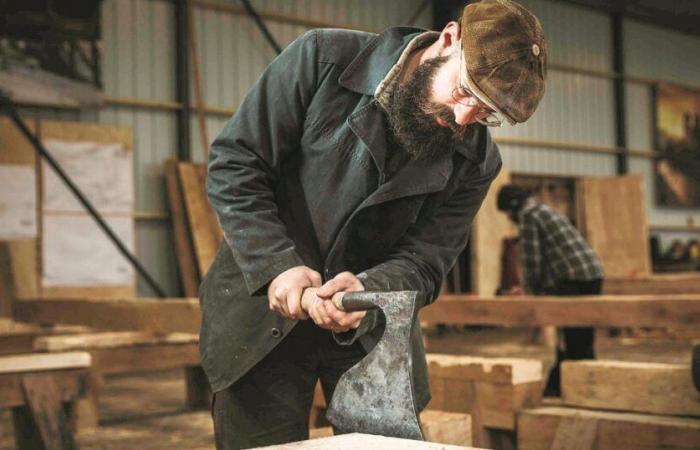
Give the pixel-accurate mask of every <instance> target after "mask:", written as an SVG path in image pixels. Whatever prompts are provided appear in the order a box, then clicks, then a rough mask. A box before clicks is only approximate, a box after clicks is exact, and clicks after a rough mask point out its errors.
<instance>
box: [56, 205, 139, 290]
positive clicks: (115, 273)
mask: <svg viewBox="0 0 700 450" xmlns="http://www.w3.org/2000/svg"><path fill="white" fill-rule="evenodd" d="M105 220H106V221H107V223H108V224H109V225H110V227H111V228H112V230H114V232H115V233H116V234H117V236H119V238H120V239H121V241H122V242H123V243H124V244H125V245H126V246H127V248H129V249H130V250H131V251H133V245H132V242H134V231H133V230H134V226H133V222H132V219H131V218H130V217H111V218H105ZM43 231H44V232H43V248H42V252H43V261H44V265H43V272H44V274H43V285H44V286H76V285H79V286H105V285H131V284H133V282H134V272H133V269H132V267H131V264H129V262H128V261H127V260H126V259H125V258H124V257H123V256H122V254H121V253H119V250H117V248H116V247H115V245H114V244H113V243H112V241H110V240H109V238H108V237H107V235H105V234H104V232H103V231H102V229H100V228H99V227H98V226H97V224H96V223H95V221H94V220H93V219H92V217H89V216H82V215H81V216H59V215H45V216H44V223H43Z"/></svg>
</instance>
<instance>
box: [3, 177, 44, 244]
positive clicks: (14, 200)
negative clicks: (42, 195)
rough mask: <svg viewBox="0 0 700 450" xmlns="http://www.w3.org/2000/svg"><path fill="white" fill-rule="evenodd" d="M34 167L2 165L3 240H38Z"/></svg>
mask: <svg viewBox="0 0 700 450" xmlns="http://www.w3.org/2000/svg"><path fill="white" fill-rule="evenodd" d="M36 234H37V220H36V176H35V174H34V167H30V166H21V165H13V164H0V240H10V239H26V238H35V237H36Z"/></svg>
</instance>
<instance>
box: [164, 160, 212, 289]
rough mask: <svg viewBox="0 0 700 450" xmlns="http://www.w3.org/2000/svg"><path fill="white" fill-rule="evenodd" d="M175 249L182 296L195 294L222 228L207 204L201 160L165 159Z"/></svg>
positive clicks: (207, 267)
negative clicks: (194, 161) (193, 161)
mask: <svg viewBox="0 0 700 450" xmlns="http://www.w3.org/2000/svg"><path fill="white" fill-rule="evenodd" d="M165 173H166V178H167V184H168V200H169V203H170V215H171V217H172V221H173V233H174V234H175V251H176V252H177V262H178V268H179V271H180V281H181V283H182V289H183V291H184V295H185V297H197V290H198V288H199V284H200V282H201V281H202V278H203V277H204V275H205V274H206V273H207V270H209V266H210V265H211V263H212V261H214V256H216V251H217V249H218V248H219V244H220V242H221V239H222V238H223V232H222V231H221V226H219V222H218V220H217V219H216V215H215V214H214V211H213V210H212V208H211V206H209V201H208V199H207V192H206V187H205V180H206V174H207V168H206V166H205V165H204V164H195V163H186V162H178V161H175V160H170V161H168V162H167V163H166V167H165Z"/></svg>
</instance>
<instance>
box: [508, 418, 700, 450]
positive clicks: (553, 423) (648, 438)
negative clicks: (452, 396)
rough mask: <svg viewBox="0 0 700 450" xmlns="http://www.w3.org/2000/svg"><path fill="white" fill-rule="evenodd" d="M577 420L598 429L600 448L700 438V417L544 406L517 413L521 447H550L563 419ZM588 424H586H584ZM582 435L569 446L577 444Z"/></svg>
mask: <svg viewBox="0 0 700 450" xmlns="http://www.w3.org/2000/svg"><path fill="white" fill-rule="evenodd" d="M565 421H568V422H571V421H575V422H577V423H578V424H579V425H583V426H580V427H578V428H579V429H583V430H584V433H585V432H590V431H591V430H595V447H594V448H596V449H597V450H618V449H622V448H630V449H631V448H634V449H641V448H646V449H652V448H658V449H661V448H668V449H670V448H673V449H687V450H689V449H695V448H698V442H700V420H698V419H689V418H681V417H666V416H657V415H648V414H633V413H613V412H603V411H592V410H586V409H575V408H559V407H545V408H537V409H532V410H527V411H523V412H521V413H520V414H519V415H518V450H550V449H552V448H554V447H553V444H554V442H555V437H556V435H557V434H559V435H560V436H561V435H562V431H560V427H561V426H562V423H563V422H565ZM586 423H587V424H588V426H586V425H585V424H586ZM565 426H566V425H565ZM584 438H585V435H583V436H582V435H579V436H577V438H576V439H575V440H574V441H573V442H569V443H568V445H569V446H570V447H567V448H576V449H579V448H583V447H581V446H578V445H577V444H580V443H581V441H583V440H584Z"/></svg>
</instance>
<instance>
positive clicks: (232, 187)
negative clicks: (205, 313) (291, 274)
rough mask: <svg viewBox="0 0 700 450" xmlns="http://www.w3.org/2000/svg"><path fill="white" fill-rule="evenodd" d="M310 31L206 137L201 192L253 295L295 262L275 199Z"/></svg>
mask: <svg viewBox="0 0 700 450" xmlns="http://www.w3.org/2000/svg"><path fill="white" fill-rule="evenodd" d="M316 52H317V45H316V32H314V31H310V32H308V33H306V34H304V35H303V36H301V37H299V38H297V40H295V41H294V42H293V43H291V44H290V45H289V46H288V47H287V48H286V49H285V50H284V51H283V52H282V53H281V54H280V55H279V56H278V57H277V58H275V60H274V61H273V62H272V63H271V64H270V65H269V66H268V67H267V69H266V70H265V72H264V73H263V74H262V76H261V77H260V78H259V79H258V81H257V82H256V83H255V85H254V87H253V88H252V89H251V91H250V92H249V93H248V95H247V96H246V98H245V99H244V101H243V103H242V104H241V106H240V108H239V110H238V111H237V112H236V114H235V115H234V116H233V117H232V118H231V119H230V120H229V122H228V123H227V124H226V126H225V127H224V129H223V130H222V132H221V133H220V134H219V135H218V136H217V138H216V139H215V140H214V142H213V144H212V146H211V150H210V154H209V164H208V176H207V183H206V185H207V193H208V196H209V201H210V203H211V205H212V207H213V208H214V210H215V212H216V214H217V216H218V219H219V223H220V224H221V227H222V229H223V233H224V239H225V240H226V242H227V243H228V245H229V246H230V247H231V250H232V252H233V256H234V258H235V260H236V263H237V264H238V266H239V267H240V268H241V271H242V272H243V277H244V279H245V283H246V286H247V288H248V291H249V293H250V294H251V295H253V294H255V293H256V292H257V291H259V290H260V289H261V288H262V287H264V286H265V285H266V284H267V283H269V282H270V281H271V280H272V279H273V278H274V277H275V276H277V275H278V274H279V273H281V272H283V271H285V270H287V269H289V268H291V267H294V266H298V265H302V264H303V261H302V259H301V257H300V256H299V255H298V254H297V252H296V250H295V247H294V243H293V242H292V240H291V239H290V238H289V237H288V236H287V234H286V231H285V227H284V224H283V223H282V222H281V221H280V219H279V215H278V208H277V204H276V203H275V196H274V186H275V184H276V180H277V179H278V177H279V176H280V166H281V161H282V160H284V158H285V156H286V155H287V154H289V153H290V152H292V151H295V150H296V149H297V148H298V147H299V142H300V139H301V134H302V129H303V124H304V119H305V115H306V110H307V108H308V105H309V103H310V101H311V99H312V97H313V94H314V92H315V90H316V84H317V57H316Z"/></svg>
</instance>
